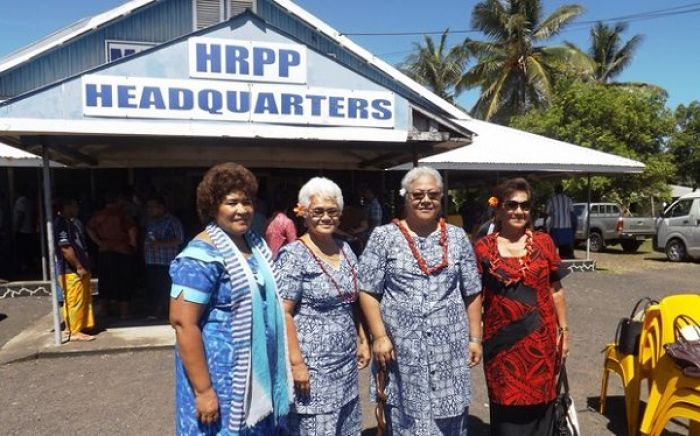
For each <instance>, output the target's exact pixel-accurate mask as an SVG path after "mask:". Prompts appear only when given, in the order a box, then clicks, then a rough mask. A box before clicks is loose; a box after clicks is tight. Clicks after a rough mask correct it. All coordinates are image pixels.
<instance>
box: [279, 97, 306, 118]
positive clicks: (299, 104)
mask: <svg viewBox="0 0 700 436" xmlns="http://www.w3.org/2000/svg"><path fill="white" fill-rule="evenodd" d="M303 104H304V97H302V96H301V95H299V94H282V114H284V115H291V114H292V112H294V115H304V106H303Z"/></svg>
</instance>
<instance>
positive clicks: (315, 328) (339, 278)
mask: <svg viewBox="0 0 700 436" xmlns="http://www.w3.org/2000/svg"><path fill="white" fill-rule="evenodd" d="M297 211H298V213H299V214H300V215H302V216H303V218H304V223H305V224H306V228H307V229H308V231H307V233H305V234H304V235H303V236H302V237H301V238H299V240H297V241H296V242H293V243H291V244H289V245H286V246H284V247H283V248H282V250H281V251H280V253H279V257H278V258H277V261H276V262H275V269H276V270H277V271H278V273H279V276H280V294H281V295H282V297H283V298H284V299H285V300H284V306H285V312H286V321H287V332H288V334H289V357H290V359H291V364H292V376H293V378H294V384H295V387H296V397H295V403H294V406H293V408H292V413H290V416H289V431H290V434H291V435H292V436H299V435H304V436H311V435H338V436H350V435H355V436H359V434H360V433H361V432H362V418H361V414H360V398H359V380H358V370H360V369H363V368H365V367H366V366H367V365H368V364H369V359H370V352H369V345H368V342H367V338H366V336H365V332H364V328H363V327H362V323H361V322H360V317H359V310H358V302H357V298H358V277H357V258H356V257H355V254H354V253H353V252H352V250H351V249H350V246H349V245H348V244H347V243H345V242H343V241H342V240H339V239H335V237H334V232H335V230H336V229H337V227H338V223H339V221H340V215H341V214H342V212H343V194H342V193H341V191H340V188H339V187H338V185H336V184H335V183H334V182H333V181H331V180H329V179H327V178H324V177H314V178H312V179H311V180H309V181H308V182H307V183H306V184H305V185H304V186H303V187H302V188H301V190H300V191H299V204H298V205H297Z"/></svg>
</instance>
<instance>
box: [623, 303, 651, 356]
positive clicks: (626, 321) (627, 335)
mask: <svg viewBox="0 0 700 436" xmlns="http://www.w3.org/2000/svg"><path fill="white" fill-rule="evenodd" d="M642 303H643V304H644V308H643V309H642V310H641V311H640V310H639V306H640V305H642ZM652 304H658V301H656V300H652V299H651V298H649V297H644V298H641V299H640V300H639V301H637V304H635V305H634V309H632V313H630V316H629V318H622V319H621V320H620V322H619V323H618V324H617V331H616V332H615V345H616V347H617V350H618V351H619V352H620V353H623V354H632V355H634V356H636V355H638V354H639V337H640V335H641V333H642V323H643V322H644V313H645V312H646V310H647V307H649V306H650V305H652Z"/></svg>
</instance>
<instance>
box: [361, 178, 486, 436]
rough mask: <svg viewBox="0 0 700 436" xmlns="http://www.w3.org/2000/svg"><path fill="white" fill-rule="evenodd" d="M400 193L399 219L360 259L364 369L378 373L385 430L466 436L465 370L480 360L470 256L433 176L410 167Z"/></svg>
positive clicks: (378, 233) (475, 277)
mask: <svg viewBox="0 0 700 436" xmlns="http://www.w3.org/2000/svg"><path fill="white" fill-rule="evenodd" d="M401 186H402V190H401V192H402V195H403V196H404V198H405V200H406V206H405V219H403V220H394V222H392V223H391V224H387V225H384V226H381V227H377V228H376V229H375V230H374V231H373V232H372V235H371V236H370V239H369V242H368V243H367V246H366V247H365V250H364V252H363V253H362V256H361V259H360V278H361V279H360V289H361V290H362V292H360V303H361V305H362V311H363V312H364V315H365V318H366V321H367V326H368V328H369V333H371V337H372V353H373V354H374V365H373V368H372V371H373V373H374V374H377V371H378V370H380V369H381V370H384V371H386V387H385V393H386V396H387V399H386V406H385V409H384V416H385V419H386V432H387V434H389V435H410V436H435V435H450V436H453V435H466V434H467V418H468V410H469V403H470V401H471V387H470V370H469V368H470V367H472V366H474V365H476V364H478V363H479V362H480V360H481V354H482V351H481V294H480V291H481V280H480V276H479V273H478V271H477V266H476V260H475V256H474V251H473V250H472V246H471V244H470V243H469V240H468V239H467V237H466V235H465V233H464V230H462V229H461V228H459V227H455V226H452V225H449V224H446V223H445V220H444V219H440V218H439V216H440V203H441V200H442V196H443V192H442V186H443V185H442V178H441V177H440V174H439V173H438V172H437V171H435V170H434V169H432V168H425V167H417V168H414V169H412V170H411V171H409V172H408V173H407V174H406V175H405V176H404V178H403V180H402V182H401ZM373 386H374V383H373ZM374 390H375V389H374V388H373V389H372V391H374Z"/></svg>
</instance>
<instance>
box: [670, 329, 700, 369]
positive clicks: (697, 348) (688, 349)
mask: <svg viewBox="0 0 700 436" xmlns="http://www.w3.org/2000/svg"><path fill="white" fill-rule="evenodd" d="M683 323H684V324H685V327H682V326H681V324H683ZM673 329H674V332H675V335H676V342H673V343H671V344H664V348H665V349H666V354H668V355H669V357H670V358H671V359H673V361H674V362H675V363H676V365H678V366H679V367H680V368H681V369H682V370H683V374H685V375H686V376H688V377H695V378H700V324H698V323H697V321H695V320H694V319H693V318H691V317H689V316H688V315H678V316H677V317H676V319H675V320H674V321H673ZM689 337H690V338H689ZM691 338H692V339H691Z"/></svg>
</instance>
